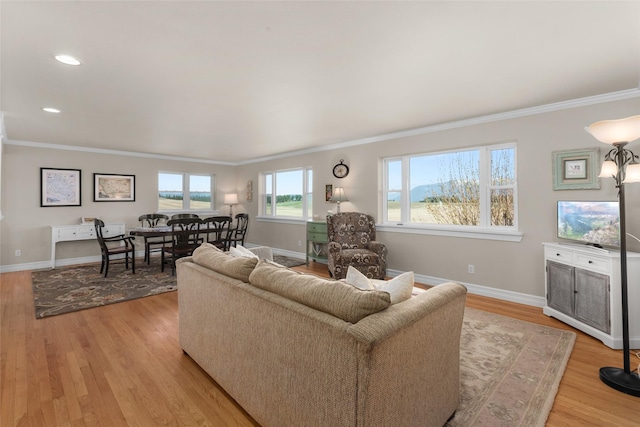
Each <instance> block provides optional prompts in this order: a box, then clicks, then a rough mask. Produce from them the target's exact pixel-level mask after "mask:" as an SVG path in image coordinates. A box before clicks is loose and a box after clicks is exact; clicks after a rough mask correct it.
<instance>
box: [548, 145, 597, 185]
mask: <svg viewBox="0 0 640 427" xmlns="http://www.w3.org/2000/svg"><path fill="white" fill-rule="evenodd" d="M552 154H553V165H552V167H553V189H554V190H597V189H599V188H600V179H599V178H598V169H599V167H600V164H599V154H600V150H599V149H598V148H593V149H586V150H565V151H554V152H553V153H552Z"/></svg>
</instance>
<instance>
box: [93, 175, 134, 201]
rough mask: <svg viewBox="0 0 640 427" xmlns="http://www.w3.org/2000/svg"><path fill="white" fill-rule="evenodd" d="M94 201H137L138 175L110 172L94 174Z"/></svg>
mask: <svg viewBox="0 0 640 427" xmlns="http://www.w3.org/2000/svg"><path fill="white" fill-rule="evenodd" d="M93 201H94V202H135V201H136V176H135V175H117V174H108V173H94V174H93Z"/></svg>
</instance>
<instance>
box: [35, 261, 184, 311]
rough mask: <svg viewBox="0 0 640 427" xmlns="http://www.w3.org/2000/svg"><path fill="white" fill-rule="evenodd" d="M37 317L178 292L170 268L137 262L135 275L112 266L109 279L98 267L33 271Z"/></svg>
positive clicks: (84, 266) (117, 265)
mask: <svg viewBox="0 0 640 427" xmlns="http://www.w3.org/2000/svg"><path fill="white" fill-rule="evenodd" d="M31 281H32V286H33V303H34V305H35V309H36V317H37V318H39V319H40V318H43V317H47V316H55V315H57V314H64V313H69V312H72V311H78V310H84V309H85V308H92V307H99V306H103V305H108V304H114V303H117V302H123V301H129V300H133V299H137V298H143V297H148V296H151V295H157V294H161V293H164V292H170V291H175V290H176V289H178V287H177V284H176V277H175V276H172V275H171V268H165V270H164V272H161V271H160V265H159V264H157V263H156V264H153V263H152V264H151V265H147V264H145V263H143V262H142V260H139V262H136V274H131V268H129V270H125V269H124V265H121V264H113V265H110V266H109V276H108V277H106V278H105V277H104V276H103V275H102V274H100V265H99V264H90V265H83V266H78V267H63V268H56V269H53V270H40V271H34V272H33V273H32V274H31Z"/></svg>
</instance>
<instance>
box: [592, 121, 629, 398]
mask: <svg viewBox="0 0 640 427" xmlns="http://www.w3.org/2000/svg"><path fill="white" fill-rule="evenodd" d="M586 131H587V132H589V133H590V134H591V135H593V136H594V137H595V138H596V139H597V140H598V141H600V142H604V143H605V144H611V145H613V147H614V148H613V149H612V150H611V151H609V152H608V153H607V155H606V156H605V159H604V160H605V161H604V163H603V164H602V170H601V172H600V175H599V176H600V177H607V178H613V179H615V181H616V187H617V188H618V199H619V201H620V278H621V280H620V281H621V286H622V340H623V351H624V369H622V368H614V367H606V368H600V379H601V380H602V382H603V383H605V384H606V385H608V386H609V387H612V388H614V389H616V390H618V391H621V392H623V393H626V394H630V395H632V396H638V397H640V376H639V375H638V373H637V372H632V371H631V360H630V354H629V353H630V351H631V349H630V346H629V301H628V290H627V289H628V288H627V231H626V221H625V206H624V185H625V184H628V183H632V182H640V163H638V162H637V161H636V160H637V159H638V156H636V155H635V154H633V152H632V151H630V150H627V149H626V148H624V147H625V146H626V145H627V144H628V143H630V142H632V141H635V140H636V139H638V138H640V116H633V117H627V118H626V119H620V120H603V121H601V122H596V123H594V124H592V125H591V126H589V127H588V128H586ZM638 302H639V301H636V303H638Z"/></svg>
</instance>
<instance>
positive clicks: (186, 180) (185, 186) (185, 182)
mask: <svg viewBox="0 0 640 427" xmlns="http://www.w3.org/2000/svg"><path fill="white" fill-rule="evenodd" d="M160 174H167V175H182V207H181V208H178V209H160V204H159V203H160V202H159V200H158V213H164V214H172V213H180V212H189V213H212V212H215V199H216V197H215V175H214V174H207V173H195V172H173V171H158V175H157V176H158V181H157V182H156V184H157V185H156V188H157V193H158V195H159V193H160V182H159V181H160V179H159V178H160ZM191 176H204V177H209V178H210V179H211V204H210V205H209V208H206V209H191V208H189V201H190V199H189V197H188V195H189V191H190V188H189V187H190V177H191Z"/></svg>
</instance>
